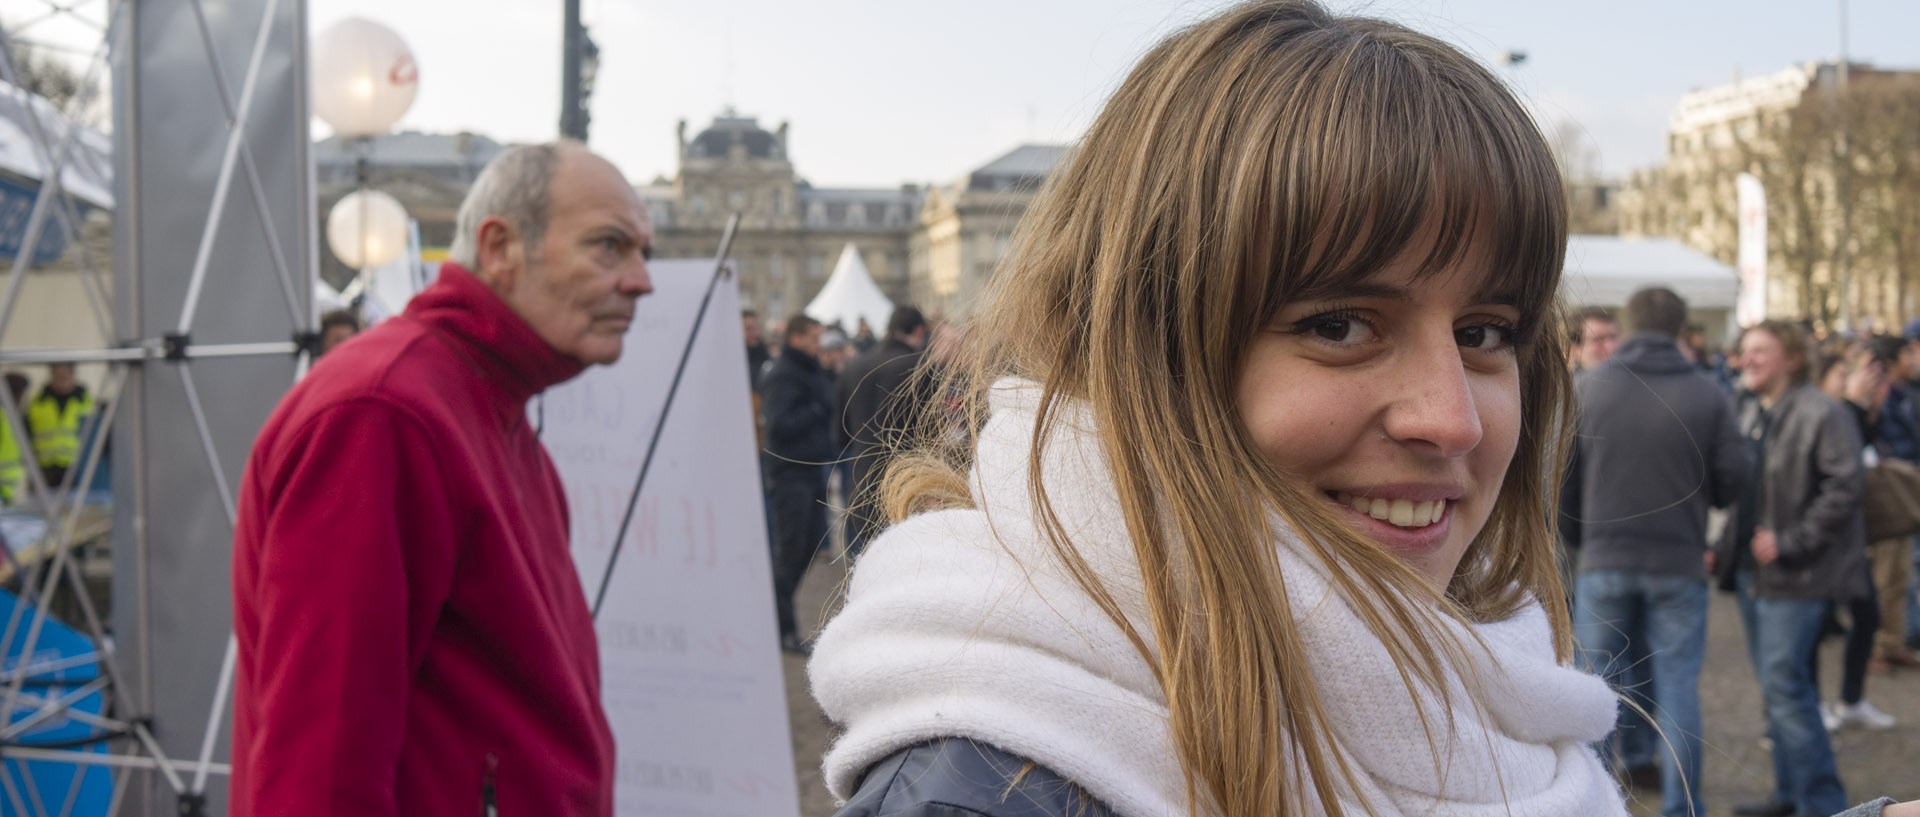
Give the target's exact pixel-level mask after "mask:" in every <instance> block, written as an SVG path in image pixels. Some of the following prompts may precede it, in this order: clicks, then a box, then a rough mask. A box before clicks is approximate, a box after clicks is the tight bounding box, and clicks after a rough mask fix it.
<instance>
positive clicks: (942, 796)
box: [836, 738, 1114, 817]
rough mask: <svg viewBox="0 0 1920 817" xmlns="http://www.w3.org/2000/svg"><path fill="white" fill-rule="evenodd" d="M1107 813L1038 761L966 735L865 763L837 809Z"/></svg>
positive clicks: (871, 815)
mask: <svg viewBox="0 0 1920 817" xmlns="http://www.w3.org/2000/svg"><path fill="white" fill-rule="evenodd" d="M964 815H979V816H980V817H1114V815H1113V811H1112V810H1111V809H1108V808H1107V807H1106V806H1105V805H1104V804H1102V803H1100V802H1099V801H1097V800H1095V799H1094V798H1093V796H1092V795H1089V794H1087V793H1086V791H1085V790H1083V789H1081V788H1080V787H1079V786H1076V785H1074V784H1073V783H1071V782H1069V781H1067V780H1066V779H1065V778H1063V777H1061V776H1060V775H1058V774H1056V773H1054V772H1053V771H1051V770H1049V769H1047V768H1046V767H1043V766H1040V765H1038V764H1034V763H1031V762H1029V761H1027V760H1025V759H1023V758H1021V757H1018V756H1015V755H1011V754H1008V753H1006V752H1003V751H1000V750H999V749H996V748H994V747H992V746H990V745H988V744H985V743H979V742H977V741H972V740H968V739H966V738H941V739H939V740H934V741H930V742H928V743H922V744H920V745H918V746H912V747H908V748H906V749H902V750H900V751H898V752H895V753H894V754H893V755H891V756H889V757H887V758H886V759H884V760H882V761H880V762H879V763H875V764H874V765H873V767H872V768H870V769H868V770H867V774H866V777H865V778H864V779H862V780H861V781H860V787H859V789H858V790H856V791H855V792H854V795H853V797H851V798H849V799H848V801H847V805H846V806H845V807H843V808H842V809H840V811H839V813H838V815H837V816H836V817H964Z"/></svg>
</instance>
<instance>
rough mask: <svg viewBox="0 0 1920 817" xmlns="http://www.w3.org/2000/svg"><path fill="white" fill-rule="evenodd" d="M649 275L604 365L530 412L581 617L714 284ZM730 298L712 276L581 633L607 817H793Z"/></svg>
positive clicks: (704, 272) (684, 268) (681, 265)
mask: <svg viewBox="0 0 1920 817" xmlns="http://www.w3.org/2000/svg"><path fill="white" fill-rule="evenodd" d="M649 266H650V271H651V273H652V275H653V286H654V292H653V294H652V295H649V296H647V297H645V298H642V299H641V300H640V305H639V311H638V313H637V314H636V315H635V317H634V322H633V325H632V328H631V329H629V330H628V332H627V338H626V345H625V351H624V353H623V354H622V355H621V357H620V362H619V363H618V364H616V365H614V366H611V367H595V368H591V369H589V370H587V372H586V373H585V374H583V375H581V376H580V377H578V378H576V379H574V380H572V381H569V382H567V383H565V384H562V385H560V386H559V387H556V388H554V389H552V390H550V391H548V392H547V394H546V397H545V398H544V406H541V405H540V404H539V403H536V405H535V409H534V411H535V415H536V416H535V422H536V423H540V424H543V426H544V430H543V431H542V434H541V439H542V441H543V442H544V443H545V444H546V446H547V451H548V452H549V453H550V454H551V455H552V457H553V461H554V465H555V466H556V467H558V468H559V471H560V479H561V481H562V482H564V483H565V484H566V491H567V504H568V507H569V508H570V510H571V512H572V523H573V530H572V534H573V559H574V565H575V567H576V568H577V569H578V570H579V572H580V581H581V584H582V586H583V587H585V589H586V594H587V602H588V603H589V604H591V603H593V599H594V595H595V594H596V593H597V592H598V590H599V587H600V580H601V576H602V575H604V574H605V572H606V569H607V564H608V558H609V556H610V555H611V554H612V551H613V540H614V536H615V535H616V534H617V532H618V531H619V529H620V522H621V517H622V514H623V513H624V512H625V510H626V506H627V500H628V497H629V496H630V495H631V493H632V491H633V486H634V482H635V479H636V478H637V477H638V475H639V472H640V463H641V460H642V458H643V457H644V456H645V454H646V449H647V443H648V440H649V439H650V438H651V437H652V434H653V430H654V426H655V424H656V423H658V422H659V420H660V416H661V408H662V406H663V405H664V404H665V402H666V397H667V390H668V386H669V384H671V382H672V381H673V373H674V369H675V367H676V366H677V365H678V363H679V361H680V354H681V351H682V350H683V349H684V348H685V346H686V341H687V337H688V335H689V334H690V333H691V332H692V329H693V321H694V314H695V313H696V312H697V311H699V308H700V299H701V296H702V295H704V294H705V292H706V286H707V283H708V281H709V280H710V279H711V277H712V273H713V262H712V261H657V262H654V263H653V264H651V265H649ZM739 300H740V299H739V288H738V284H737V282H736V280H735V279H734V278H732V277H728V278H727V279H725V280H722V281H721V282H720V283H719V285H718V286H717V287H716V288H715V292H714V295H713V300H712V302H711V303H709V304H707V311H706V319H705V320H704V321H703V322H702V324H701V326H700V337H699V339H698V340H697V341H696V342H695V343H694V346H693V354H692V357H691V358H689V360H688V361H687V368H686V374H685V375H684V376H683V378H682V380H681V382H680V389H679V392H678V394H677V395H676V396H675V397H674V401H673V406H672V408H671V410H670V411H669V412H668V413H667V416H666V427H665V429H663V431H662V433H661V435H660V444H659V450H658V451H657V452H655V454H654V457H653V464H652V466H651V469H650V470H649V472H648V474H647V479H646V483H645V486H644V489H643V491H642V492H641V494H640V501H639V504H638V505H637V506H636V507H635V508H634V512H633V519H632V523H631V525H630V526H629V528H628V530H627V535H626V542H625V545H624V547H622V548H621V551H620V559H619V562H618V563H617V565H616V566H615V567H614V572H613V579H612V582H611V584H610V586H609V588H608V591H607V597H606V602H605V603H604V604H603V605H602V608H601V610H600V617H599V620H598V622H597V625H596V629H597V630H598V632H599V636H600V666H601V670H602V679H603V683H604V686H605V692H604V695H603V697H604V700H605V702H606V707H607V717H608V718H609V719H610V720H611V721H612V723H613V734H614V740H615V742H616V744H617V746H618V754H619V767H618V777H617V780H616V783H615V788H614V802H615V813H617V814H621V815H646V817H778V816H779V815H797V814H798V813H799V799H798V795H797V792H796V788H795V783H794V776H793V750H792V742H791V739H790V737H789V733H788V728H787V705H786V692H785V684H784V677H783V676H782V674H781V666H780V650H779V644H778V636H777V634H776V633H775V625H774V613H773V578H772V568H771V566H770V565H769V561H768V550H767V527H766V519H765V512H764V507H763V505H762V504H761V503H762V499H761V491H760V472H759V465H758V460H757V459H756V457H757V454H756V451H755V445H754V436H753V434H754V432H753V416H752V415H753V410H752V404H751V398H750V396H749V393H748V389H747V359H746V348H745V346H744V345H743V344H742V343H741V342H740V326H739V323H738V319H737V316H738V315H739V314H740V307H739Z"/></svg>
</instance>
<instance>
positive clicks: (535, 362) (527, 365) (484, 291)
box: [406, 261, 586, 402]
mask: <svg viewBox="0 0 1920 817" xmlns="http://www.w3.org/2000/svg"><path fill="white" fill-rule="evenodd" d="M406 314H407V316H408V317H412V318H415V319H418V320H420V321H423V322H426V323H428V324H431V325H434V326H438V327H440V328H442V329H445V330H447V331H449V332H451V333H453V334H454V335H456V336H458V337H459V338H460V339H461V340H464V341H466V342H467V343H468V344H469V345H471V346H472V347H474V349H475V350H476V351H478V352H480V354H479V355H477V356H476V357H477V358H479V359H480V360H483V361H486V362H487V363H489V364H492V365H494V366H496V367H497V369H498V374H499V375H500V378H499V379H498V382H499V383H501V384H502V385H505V386H506V387H507V388H508V390H509V391H510V392H511V393H512V394H513V396H514V397H516V398H517V399H519V400H521V401H523V402H524V401H525V400H527V399H529V398H531V397H533V396H534V395H536V394H539V393H540V392H542V391H545V390H546V389H547V387H548V386H552V385H555V384H558V383H561V382H564V381H566V380H568V379H570V378H572V377H573V376H574V375H577V374H579V373H580V372H581V371H582V370H584V369H585V368H586V365H585V364H583V363H581V362H580V361H578V360H575V359H574V358H572V357H569V356H567V355H564V354H561V353H560V352H559V351H556V350H555V349H554V348H553V347H552V346H549V345H547V342H546V341H545V340H544V339H542V338H541V337H540V336H539V335H538V334H536V333H535V332H534V331H533V327H531V326H528V325H527V322H526V321H525V320H522V319H521V317H520V316H519V315H517V314H515V313H514V311H513V309H512V308H511V307H508V306H507V303H506V301H503V300H501V299H500V296H499V294H498V293H495V292H494V291H493V289H492V288H490V287H488V286H487V285H486V284H484V283H482V282H481V281H480V279H479V278H478V277H476V276H475V275H474V274H473V273H471V272H468V271H467V270H466V269H465V268H463V267H461V266H460V265H459V264H455V263H453V262H451V261H447V262H443V263H442V264H441V265H440V277H439V278H437V279H435V280H434V282H433V284H432V285H431V286H428V287H427V288H426V289H424V290H422V291H421V292H420V294H418V295H415V296H414V297H413V300H412V301H410V302H408V303H407V312H406Z"/></svg>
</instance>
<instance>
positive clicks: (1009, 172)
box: [964, 145, 1073, 190]
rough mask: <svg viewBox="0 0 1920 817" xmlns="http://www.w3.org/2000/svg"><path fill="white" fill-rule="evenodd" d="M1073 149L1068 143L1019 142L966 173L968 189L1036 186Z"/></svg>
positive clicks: (1007, 188) (1051, 172)
mask: <svg viewBox="0 0 1920 817" xmlns="http://www.w3.org/2000/svg"><path fill="white" fill-rule="evenodd" d="M1072 152H1073V148H1072V147H1071V146H1069V145H1021V146H1019V147H1017V148H1014V149H1013V150H1011V151H1008V152H1006V153H1004V154H1002V155H1001V156H1000V157H999V158H997V159H994V160H993V161H991V162H988V163H986V164H984V165H981V166H980V167H979V168H976V169H975V170H974V171H973V172H972V173H969V174H967V179H966V184H965V185H964V186H965V188H966V189H968V190H1011V189H1016V188H1020V189H1029V190H1030V189H1037V188H1038V187H1039V186H1040V184H1041V183H1043V182H1045V181H1046V179H1047V177H1048V176H1049V175H1052V174H1053V170H1054V168H1056V167H1059V166H1060V163H1061V162H1062V161H1064V160H1065V159H1066V158H1067V155H1068V154H1070V153H1072Z"/></svg>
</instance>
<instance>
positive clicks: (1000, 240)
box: [993, 233, 1013, 261]
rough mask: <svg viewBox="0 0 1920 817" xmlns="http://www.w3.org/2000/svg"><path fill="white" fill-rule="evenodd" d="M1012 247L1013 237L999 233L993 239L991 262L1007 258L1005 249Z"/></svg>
mask: <svg viewBox="0 0 1920 817" xmlns="http://www.w3.org/2000/svg"><path fill="white" fill-rule="evenodd" d="M1012 245H1013V236H1010V235H1008V234H1006V233H999V234H997V235H995V236H994V237H993V260H995V261H998V260H1000V259H1002V258H1005V257H1007V249H1008V248H1009V247H1011V246H1012Z"/></svg>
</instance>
